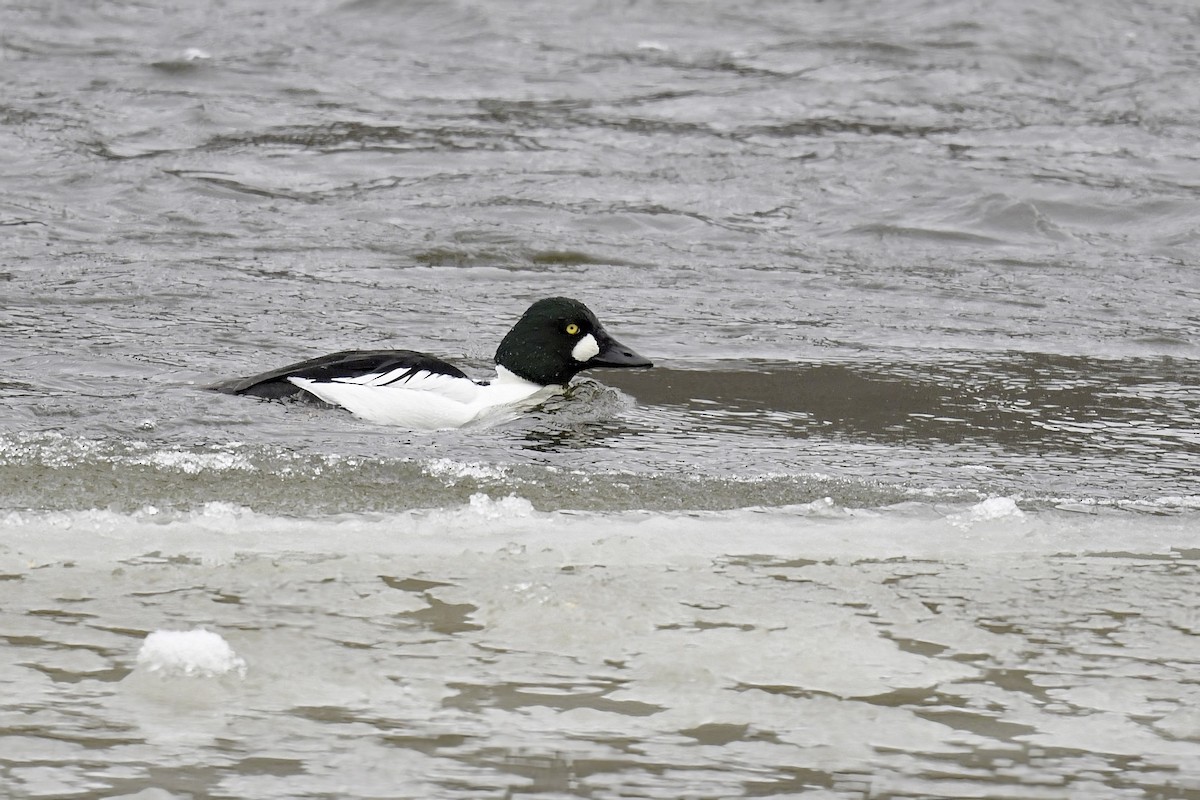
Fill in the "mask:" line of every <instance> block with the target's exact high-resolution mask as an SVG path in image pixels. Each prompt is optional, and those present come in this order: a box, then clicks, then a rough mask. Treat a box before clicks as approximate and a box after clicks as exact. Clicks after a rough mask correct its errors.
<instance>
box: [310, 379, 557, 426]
mask: <svg viewBox="0 0 1200 800" xmlns="http://www.w3.org/2000/svg"><path fill="white" fill-rule="evenodd" d="M385 377H386V376H385ZM288 380H289V381H291V382H292V383H294V384H295V385H296V386H299V387H300V388H301V389H303V390H304V391H306V392H309V393H311V394H313V395H316V396H317V397H319V398H321V399H322V400H324V401H325V402H327V403H333V404H334V405H336V406H341V407H342V408H344V409H346V410H347V411H349V412H350V413H352V414H354V415H355V416H358V417H361V418H363V419H365V420H367V421H369V422H376V423H379V424H381V425H396V426H399V427H403V428H408V429H409V430H424V431H432V430H442V429H445V428H461V427H463V426H465V425H471V424H475V423H479V424H488V423H495V422H500V421H503V420H507V419H511V418H512V417H514V416H516V414H517V413H519V412H520V411H523V410H525V409H529V408H533V407H534V406H536V405H538V404H539V403H541V402H543V401H544V400H545V399H546V398H548V397H550V396H551V395H553V394H555V393H557V392H559V391H561V390H562V387H561V386H541V385H539V384H536V383H533V382H531V381H527V380H525V379H524V378H518V377H517V376H516V375H514V374H513V373H511V372H509V371H508V370H506V369H505V368H504V367H500V366H498V367H496V380H494V381H492V382H491V383H489V384H487V385H485V386H480V385H479V384H477V383H475V382H473V381H471V380H468V379H466V378H455V377H452V376H449V375H440V374H436V373H428V372H422V373H418V374H417V375H415V376H414V377H412V378H410V379H408V380H405V381H397V382H395V383H391V384H388V385H386V386H377V385H371V384H364V383H357V382H353V381H332V382H319V381H313V380H309V379H307V378H288Z"/></svg>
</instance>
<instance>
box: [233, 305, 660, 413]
mask: <svg viewBox="0 0 1200 800" xmlns="http://www.w3.org/2000/svg"><path fill="white" fill-rule="evenodd" d="M495 364H496V376H495V377H494V378H492V379H491V380H483V381H479V380H474V379H472V378H471V377H470V376H468V375H467V374H466V373H465V372H463V371H462V370H461V369H459V368H458V367H456V366H454V365H453V364H451V363H449V362H448V361H444V360H442V359H441V358H438V357H436V356H432V355H429V354H428V353H421V352H417V351H415V350H342V351H340V352H337V353H330V354H329V355H324V356H319V357H317V358H311V359H308V360H307V361H299V362H297V363H295V364H288V365H287V366H284V367H279V368H278V369H273V370H270V371H268V372H262V373H259V374H258V375H251V376H249V377H245V378H235V379H233V380H231V381H227V382H225V383H221V384H218V385H216V386H213V387H211V388H213V389H216V390H217V391H220V392H223V393H225V394H233V395H246V396H251V397H258V398H264V399H268V400H289V399H311V398H316V399H318V400H321V401H324V402H325V403H328V404H330V405H333V406H339V407H341V408H343V409H345V410H347V411H349V412H350V413H351V414H353V415H354V416H356V417H359V418H360V419H363V420H366V421H368V422H373V423H377V424H381V425H392V426H397V427H401V428H407V429H409V430H414V431H420V430H445V429H453V428H464V427H468V426H485V425H490V424H495V423H497V422H501V421H506V420H510V419H514V418H516V417H518V416H520V414H521V413H523V412H524V411H527V410H530V409H533V408H536V407H537V406H539V405H541V404H542V403H544V402H545V401H546V400H547V399H549V398H550V397H553V396H554V395H557V394H561V393H562V392H564V391H565V390H566V387H567V384H568V383H570V381H571V379H572V378H574V377H575V376H576V375H577V374H579V373H580V372H582V371H584V370H587V369H595V368H601V367H603V368H616V369H622V368H635V367H652V366H654V364H653V363H652V362H651V361H650V360H649V359H647V358H645V357H643V356H641V355H639V354H638V353H637V352H635V351H634V350H633V349H631V348H629V347H626V346H625V345H623V344H621V343H620V342H619V341H617V340H616V339H614V338H613V337H612V336H611V335H610V334H609V333H608V331H606V330H605V329H604V326H603V325H602V324H601V323H600V320H599V319H598V318H597V317H596V315H595V314H594V313H592V311H591V309H589V308H588V307H587V306H586V305H584V304H583V303H582V302H580V301H578V300H575V299H572V298H569V297H547V298H543V299H541V300H538V301H536V302H535V303H533V305H531V306H529V308H528V309H527V310H526V311H525V313H524V314H522V315H521V318H520V319H519V320H517V323H516V324H515V325H513V327H512V329H511V330H509V332H508V333H507V334H506V335H505V336H504V338H503V339H501V341H500V345H499V347H497V348H496V355H495Z"/></svg>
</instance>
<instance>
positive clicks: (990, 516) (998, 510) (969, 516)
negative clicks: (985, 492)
mask: <svg viewBox="0 0 1200 800" xmlns="http://www.w3.org/2000/svg"><path fill="white" fill-rule="evenodd" d="M1024 516H1025V512H1024V511H1022V510H1021V509H1020V508H1019V507H1018V506H1017V501H1015V500H1013V499H1012V498H1011V497H989V498H988V499H987V500H984V501H983V502H980V503H976V504H975V505H973V506H971V507H970V508H969V509H967V510H966V511H964V512H963V513H961V514H952V515H951V516H949V517H948V518H947V519H948V521H949V522H950V524H951V525H954V526H955V527H958V528H969V527H971V526H972V525H974V524H975V523H977V522H988V521H991V520H997V519H1006V518H1009V519H1021V518H1023V517H1024Z"/></svg>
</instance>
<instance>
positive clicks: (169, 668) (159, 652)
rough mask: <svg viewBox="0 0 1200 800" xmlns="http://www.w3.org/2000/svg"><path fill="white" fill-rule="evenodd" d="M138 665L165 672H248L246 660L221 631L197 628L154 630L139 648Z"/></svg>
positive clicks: (210, 674) (203, 674) (216, 674)
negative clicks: (187, 629) (224, 637)
mask: <svg viewBox="0 0 1200 800" xmlns="http://www.w3.org/2000/svg"><path fill="white" fill-rule="evenodd" d="M137 664H138V668H139V669H144V670H145V671H147V672H151V673H156V674H159V675H165V676H177V677H185V678H219V677H221V676H222V675H229V674H231V673H232V674H235V675H237V676H238V677H242V676H243V675H245V674H246V662H245V661H244V660H243V659H242V658H241V657H239V656H238V654H237V653H235V652H233V648H232V647H230V646H229V643H228V642H226V641H225V640H224V639H222V638H221V636H220V635H219V634H216V633H213V632H212V631H206V630H204V629H203V628H196V629H195V630H190V631H154V632H153V633H151V634H150V635H149V636H147V637H146V639H145V641H143V642H142V648H141V649H140V650H139V651H138V655H137Z"/></svg>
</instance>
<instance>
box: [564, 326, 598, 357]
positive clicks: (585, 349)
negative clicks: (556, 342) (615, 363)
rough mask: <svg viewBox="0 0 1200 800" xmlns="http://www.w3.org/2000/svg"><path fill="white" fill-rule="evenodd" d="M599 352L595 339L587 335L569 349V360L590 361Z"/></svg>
mask: <svg viewBox="0 0 1200 800" xmlns="http://www.w3.org/2000/svg"><path fill="white" fill-rule="evenodd" d="M599 352H600V345H598V344H596V337H595V336H592V335H591V334H590V333H589V334H588V335H587V336H585V337H583V338H582V339H580V340H579V341H578V342H576V343H575V346H574V347H572V348H571V358H573V359H575V360H576V361H590V360H591V359H592V358H593V357H594V356H595V355H596V354H597V353H599Z"/></svg>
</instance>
